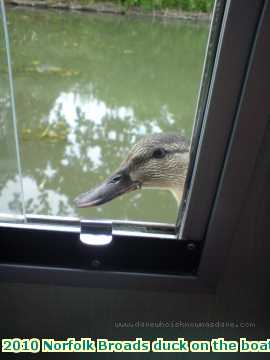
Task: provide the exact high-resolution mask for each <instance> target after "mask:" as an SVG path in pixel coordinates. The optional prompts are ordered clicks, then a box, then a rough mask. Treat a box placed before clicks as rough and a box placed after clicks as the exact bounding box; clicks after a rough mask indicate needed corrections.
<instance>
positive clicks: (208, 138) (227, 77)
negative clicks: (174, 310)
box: [0, 0, 270, 292]
mask: <svg viewBox="0 0 270 360" xmlns="http://www.w3.org/2000/svg"><path fill="white" fill-rule="evenodd" d="M217 5H218V6H220V8H219V10H220V11H219V12H218V13H216V14H217V16H218V17H214V18H213V24H220V25H219V26H221V30H220V32H219V34H218V37H217V38H216V40H215V41H216V42H217V51H216V53H215V59H214V62H213V63H212V64H211V63H210V62H209V59H208V60H206V62H205V71H206V70H209V71H211V67H212V68H213V71H212V72H211V76H210V77H209V82H208V85H209V86H208V85H207V83H205V81H206V80H205V79H204V82H202V85H201V92H200V100H199V103H198V108H197V121H196V123H195V127H194V131H193V134H194V136H193V143H192V147H191V165H190V167H189V172H188V177H187V181H186V189H185V194H186V195H185V196H186V197H185V198H184V201H183V203H182V206H181V209H180V216H179V221H178V223H177V226H176V227H174V226H170V225H164V224H151V223H134V222H126V223H124V222H114V221H109V222H106V223H105V222H102V221H97V222H95V221H88V222H87V221H79V220H78V219H71V218H68V219H67V218H55V217H42V216H36V217H34V216H27V217H26V218H27V222H26V223H20V222H19V221H17V222H16V221H15V222H14V223H10V222H1V223H0V239H1V240H0V280H1V281H23V282H28V281H30V282H33V281H34V282H46V283H47V282H49V283H56V284H65V285H75V286H76V285H78V286H92V287H114V288H119V287H121V288H122V287H125V288H136V289H138V288H140V289H150V290H157V289H162V290H182V291H206V292H213V291H215V288H216V286H217V284H218V280H219V278H220V276H221V274H222V270H223V267H224V263H225V261H226V254H227V252H228V249H229V246H230V241H231V239H232V238H233V232H234V228H235V224H236V222H237V218H238V215H239V212H240V210H241V206H242V204H243V202H244V199H245V196H246V194H247V193H248V183H249V181H250V179H251V176H252V173H253V171H254V167H255V163H256V158H257V156H258V154H259V151H260V144H261V142H262V141H263V135H264V130H265V127H266V125H267V123H268V113H269V112H270V109H269V103H270V102H269V101H268V99H267V89H268V84H267V76H266V71H268V74H270V71H269V70H267V69H265V67H264V66H263V64H265V63H267V61H268V63H270V51H269V48H268V49H267V48H266V49H265V46H264V44H265V39H267V36H268V39H269V37H270V26H269V25H268V24H270V5H269V1H268V0H257V1H253V0H248V1H246V0H239V1H237V2H236V1H232V0H228V1H225V0H224V1H223V0H222V1H218V2H217V4H216V6H217ZM243 8H244V9H245V17H244V18H243V16H242V13H243ZM223 9H224V14H223ZM239 19H241V22H239ZM209 39H210V40H209V44H211V41H213V42H215V41H214V40H213V38H212V40H211V35H210V38H209ZM231 49H233V56H232V54H231ZM255 79H256V81H254V80H255ZM258 83H259V84H260V92H258ZM261 90H262V91H261ZM225 100H226V101H225ZM202 104H205V106H202ZM258 104H260V106H259V107H258ZM255 105H256V106H255ZM254 107H255V108H256V111H257V114H256V116H257V115H258V116H259V119H260V121H259V122H258V124H256V125H257V127H255V128H254V122H253V121H252V115H253V116H254ZM216 119H219V121H216ZM196 134H198V136H197V135H196ZM195 135H196V136H195ZM213 149H215V151H213ZM208 164H211V167H207V171H205V169H206V166H208ZM198 204H200V206H198ZM82 233H84V234H86V235H87V234H88V235H89V245H86V244H83V243H82V242H81V241H80V235H81V234H82ZM100 235H105V236H106V237H107V238H108V242H109V244H107V245H103V248H102V246H97V245H93V243H94V240H95V239H96V237H97V236H100ZM40 236H43V243H41V242H39V239H38V237H40ZM170 240H171V242H170ZM169 243H170V244H171V245H170V246H168V244H169ZM55 244H56V245H55ZM119 244H122V252H120V253H117V256H119V258H113V257H112V256H111V255H110V256H111V263H110V264H111V265H113V264H114V266H109V267H107V268H106V266H105V267H104V266H103V259H104V255H100V254H101V253H102V251H105V252H106V251H107V252H110V250H108V249H110V247H111V249H113V248H117V246H118V245H119ZM139 244H140V245H139ZM105 247H107V250H106V248H105ZM125 247H126V249H129V251H130V252H129V256H130V257H129V258H125V255H126V254H127V253H124V251H123V250H124V249H125ZM75 248H76V251H77V252H76V251H75V252H74V249H75ZM118 249H119V247H118ZM19 250H20V251H19ZM52 250H55V251H52ZM139 250H140V251H141V252H139ZM23 251H25V252H26V254H27V253H28V254H32V255H33V257H32V258H30V260H29V261H26V262H25V261H24V260H27V256H26V255H24V253H23ZM61 253H64V254H63V256H62V255H61ZM72 254H73V255H74V254H75V255H76V256H78V261H79V259H81V260H82V266H79V265H80V264H79V263H78V262H77V263H76V262H74V261H72V257H71V256H72ZM119 254H120V255H119ZM49 256H51V257H52V258H51V259H50V258H49ZM121 256H122V258H121ZM123 257H124V260H123ZM57 259H58V260H57ZM107 259H108V258H107ZM50 260H53V261H50ZM117 260H119V263H117ZM120 260H121V261H120ZM172 260H173V262H172ZM57 261H58V263H57ZM68 261H70V262H68ZM129 261H130V262H129ZM163 261H164V262H163ZM138 262H140V263H138ZM131 264H134V266H133V268H132V267H131ZM69 265H70V266H69ZM141 265H143V266H144V267H143V268H141V270H140V266H141ZM151 269H152V271H151ZM153 269H154V270H155V271H153Z"/></svg>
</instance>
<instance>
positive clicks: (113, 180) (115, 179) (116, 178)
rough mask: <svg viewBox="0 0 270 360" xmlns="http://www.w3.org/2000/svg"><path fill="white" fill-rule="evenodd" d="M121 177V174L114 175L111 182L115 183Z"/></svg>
mask: <svg viewBox="0 0 270 360" xmlns="http://www.w3.org/2000/svg"><path fill="white" fill-rule="evenodd" d="M121 178H122V175H115V176H114V177H113V178H112V179H111V181H110V182H111V183H113V184H115V183H117V182H119V181H120V180H121Z"/></svg>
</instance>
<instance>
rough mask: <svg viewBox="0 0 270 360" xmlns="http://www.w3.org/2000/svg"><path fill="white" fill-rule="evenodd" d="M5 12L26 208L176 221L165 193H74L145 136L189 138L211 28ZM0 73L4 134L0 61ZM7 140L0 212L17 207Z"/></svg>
mask: <svg viewBox="0 0 270 360" xmlns="http://www.w3.org/2000/svg"><path fill="white" fill-rule="evenodd" d="M7 16H8V25H9V32H10V41H11V54H12V62H13V75H14V80H15V95H16V108H17V121H18V130H19V139H20V151H21V158H22V171H23V185H24V198H25V208H26V211H27V213H32V214H42V215H63V216H64V215H65V216H80V217H83V218H92V219H93V218H96V219H100V218H106V219H125V220H143V221H158V222H169V223H174V222H175V220H176V217H177V206H176V202H175V200H174V198H173V196H172V195H171V194H170V193H169V192H167V191H159V190H143V191H142V190H140V191H135V192H133V193H130V194H127V195H125V196H123V197H120V198H118V199H115V200H114V201H112V202H111V203H108V204H105V205H103V206H100V207H97V208H88V209H87V208H86V209H76V207H75V206H74V203H73V199H74V197H75V196H77V195H78V194H79V193H81V192H85V191H86V190H89V189H90V188H92V187H94V186H96V185H97V184H98V183H100V182H101V181H102V180H104V179H105V178H106V177H107V176H108V175H110V174H111V173H112V172H113V170H115V169H116V168H117V167H118V165H119V164H120V163H121V161H122V160H123V159H124V158H125V156H126V154H127V152H128V150H129V149H130V148H131V146H132V144H134V143H135V142H136V141H137V140H138V139H140V138H141V137H143V136H144V135H147V134H151V133H158V132H168V131H169V132H175V133H184V134H185V135H186V136H187V137H190V135H191V131H192V125H193V118H194V112H195V107H196V101H197V96H198V89H199V83H200V78H201V73H202V67H203V60H204V54H205V48H206V42H207V36H208V31H209V24H208V23H194V22H182V21H179V20H177V21H176V20H174V21H172V20H166V21H164V20H158V19H153V18H137V17H136V18H130V17H124V16H111V15H93V14H86V13H76V12H66V11H65V12H58V11H47V10H30V9H18V8H12V9H8V11H7ZM2 50H3V41H2V34H1V52H2ZM0 71H1V78H2V80H3V81H2V84H1V87H0V106H1V113H2V115H1V118H2V119H1V122H0V127H2V130H1V133H2V137H3V136H4V135H5V130H6V128H8V127H9V126H10V125H9V122H10V121H11V119H10V116H9V115H8V114H10V101H9V89H8V82H7V70H6V67H5V64H4V62H3V61H1V63H0ZM9 133H10V134H12V132H11V131H10V132H9ZM6 142H7V139H6ZM6 142H4V141H1V143H0V161H1V163H2V166H1V167H2V171H1V175H0V212H12V211H19V210H18V208H19V207H20V201H19V199H20V196H19V187H18V186H17V184H18V175H17V173H16V172H15V167H12V166H8V165H7V164H8V162H9V161H13V162H14V159H10V160H9V159H8V157H7V156H5V148H4V147H5V146H6V145H4V144H6ZM12 142H13V139H12V140H10V143H12ZM1 148H2V149H1Z"/></svg>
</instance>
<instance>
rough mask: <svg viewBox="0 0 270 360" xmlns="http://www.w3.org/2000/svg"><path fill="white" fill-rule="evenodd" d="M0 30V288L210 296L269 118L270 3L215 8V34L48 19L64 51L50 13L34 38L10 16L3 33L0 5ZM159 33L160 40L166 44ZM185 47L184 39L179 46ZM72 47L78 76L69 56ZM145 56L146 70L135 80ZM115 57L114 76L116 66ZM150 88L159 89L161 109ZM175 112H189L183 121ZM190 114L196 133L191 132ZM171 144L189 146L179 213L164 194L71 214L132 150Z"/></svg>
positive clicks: (204, 29)
mask: <svg viewBox="0 0 270 360" xmlns="http://www.w3.org/2000/svg"><path fill="white" fill-rule="evenodd" d="M243 8H244V9H245V18H243V16H242V11H243ZM1 16H2V17H1V21H2V24H1V25H2V28H1V47H2V49H3V51H2V52H1V54H2V55H1V59H0V61H1V73H2V78H3V79H4V82H3V84H5V85H4V87H2V89H1V94H0V95H1V98H0V101H1V107H2V108H3V111H1V113H2V116H1V123H0V126H1V135H0V136H1V144H0V146H1V148H2V150H1V175H0V181H1V182H0V186H1V188H0V209H1V214H0V217H1V224H0V239H1V240H0V263H1V265H0V270H1V272H0V276H1V278H2V279H6V280H8V279H10V280H12V279H13V280H23V281H27V280H34V281H48V280H49V281H57V282H61V283H66V284H89V285H91V286H131V287H144V288H146V287H147V288H170V289H179V288H186V289H195V288H197V289H198V288H200V289H202V288H204V289H208V290H212V289H214V287H215V285H216V283H217V280H218V276H219V274H220V272H221V270H222V264H223V262H224V259H225V255H226V249H227V247H228V241H226V239H227V238H228V234H229V233H230V231H231V230H232V228H233V225H234V222H235V219H236V217H237V213H238V212H239V209H240V208H241V204H242V201H243V199H244V196H245V191H247V186H248V179H249V176H250V174H251V172H252V170H253V167H254V163H255V159H256V156H257V153H258V151H259V146H260V142H261V139H262V136H263V129H264V126H265V124H266V122H267V116H265V112H263V110H265V106H266V105H265V103H266V102H267V101H265V98H264V97H263V96H261V95H260V96H259V95H258V93H257V92H256V91H255V90H254V81H252V80H253V78H254V76H255V75H254V73H255V74H256V79H257V81H258V82H260V84H261V85H260V86H261V89H260V92H262V91H263V86H265V87H266V86H267V84H266V81H265V74H263V73H262V71H261V72H260V61H261V57H262V54H263V52H264V50H263V44H264V42H265V37H266V34H267V30H268V29H267V26H268V23H270V21H269V17H270V14H269V6H268V1H256V2H254V1H251V0H250V1H242V0H241V1H238V2H235V1H225V0H218V1H216V3H215V6H214V10H213V14H212V20H211V26H210V31H209V30H208V25H207V24H206V23H205V24H202V25H198V24H194V23H192V24H191V25H189V24H188V25H186V24H184V25H183V24H180V25H179V24H178V23H174V24H172V25H170V24H163V23H160V22H149V21H148V23H147V25H146V24H145V23H144V22H143V21H140V20H138V19H132V20H131V22H128V23H126V22H125V20H123V19H121V18H120V19H117V20H115V19H114V20H112V19H111V18H110V17H108V18H106V19H105V20H104V19H100V18H99V17H98V16H97V17H93V19H92V22H91V23H90V24H89V21H88V22H87V24H86V23H84V19H82V17H81V15H74V17H71V18H70V20H69V21H70V23H69V22H67V23H65V24H63V23H62V22H61V21H62V19H61V18H60V19H59V16H60V17H61V15H59V14H57V15H55V18H53V19H52V18H51V14H50V21H52V23H53V27H55V29H57V28H58V25H59V23H61V24H62V32H61V31H60V32H59V34H60V35H59V34H58V36H59V37H60V40H59V39H58V41H60V42H61V43H62V51H59V49H58V48H56V47H55V45H54V42H55V39H54V38H51V37H50V34H49V33H48V32H46V31H45V32H41V31H40V29H39V27H41V26H42V28H43V26H48V27H52V23H49V20H48V18H47V19H46V13H45V12H44V13H38V15H37V16H38V17H42V22H36V24H35V26H36V27H35V28H33V29H31V28H29V27H27V25H26V24H25V23H27V16H28V15H27V14H24V13H23V12H20V11H16V10H12V11H10V12H9V13H8V18H9V27H8V26H7V21H6V16H5V11H4V4H3V1H2V0H1ZM78 17H79V18H78ZM33 18H34V17H33ZM15 19H16V22H17V20H18V22H19V23H20V22H21V26H22V28H25V32H24V34H25V36H24V37H22V36H21V33H23V32H21V31H18V32H17V33H16V27H15V26H14V27H12V24H14V23H15ZM240 19H241V21H240ZM46 21H47V22H46ZM78 22H80V23H81V27H80V28H79V27H78V26H77V25H76V24H78ZM104 23H105V24H104ZM40 24H43V25H40ZM44 24H45V25H44ZM70 26H73V27H75V28H77V30H78V32H79V35H78V34H77V35H78V36H79V37H78V38H80V40H81V43H79V42H78V40H77V39H78V38H77V37H76V33H75V34H73V35H72V36H71V34H69V33H68V31H69V27H70ZM89 26H90V27H91V26H92V28H91V29H90V30H91V31H90V32H89ZM104 26H105V27H104ZM189 26H190V27H191V28H192V31H191V30H190V29H189ZM159 27H161V30H160V29H159ZM105 28H106V32H105V33H104V29H105ZM108 28H109V29H110V31H108ZM53 29H54V28H53ZM96 29H98V33H95V31H97V30H96ZM179 29H180V30H179ZM148 30H149V31H148ZM159 31H163V32H164V34H165V35H164V41H163V42H162V41H160V38H159ZM208 32H209V35H208ZM55 33H56V32H55ZM90 33H91V36H93V38H92V39H91V38H90V39H89V37H88V35H89V34H90ZM117 33H120V34H121V36H120V38H119V37H117V36H116V35H115V34H117ZM10 34H11V43H12V42H16V47H21V53H20V56H18V55H16V54H14V51H10V46H9V37H10ZM146 34H147V35H146ZM177 34H178V35H179V34H180V35H181V36H182V37H183V38H182V39H181V36H180V38H179V39H178V38H177ZM194 34H196V36H197V37H198V38H197V40H198V39H199V40H198V41H196V43H198V44H199V45H198V47H197V48H196V49H193V48H192V44H193V40H192V36H194ZM98 35H99V36H101V35H103V36H104V38H103V39H102V40H100V39H99V38H98ZM51 36H52V37H53V34H52V35H51ZM61 36H62V38H61ZM73 36H74V38H73ZM157 37H158V39H159V41H158V46H156V47H154V48H153V49H152V53H151V51H150V50H149V47H150V45H151V43H152V41H153V40H154V39H155V38H157ZM207 37H208V43H207V47H206V42H207ZM171 38H174V39H175V41H174V42H171V40H170V39H171ZM30 39H31V40H32V41H34V42H37V43H38V44H39V46H40V43H42V51H44V53H43V56H44V58H45V55H46V57H52V56H55V57H56V58H55V65H54V66H51V65H50V66H49V65H48V64H45V63H44V61H43V59H44V58H43V59H41V58H40V57H38V56H37V55H39V56H41V55H42V54H41V53H42V51H41V53H40V54H37V53H36V52H35V50H33V49H31V48H29V49H28V48H27V46H29V43H30V44H31V41H30ZM65 39H67V43H66V44H65ZM142 39H143V40H142ZM139 40H140V42H139ZM177 40H179V44H178V42H177ZM106 41H107V42H106ZM86 44H92V46H93V51H94V52H95V56H97V57H98V58H99V61H98V62H97V61H96V62H94V61H93V54H92V53H91V52H89V51H88V52H87V56H85V57H81V56H78V54H80V53H81V54H83V51H84V50H85V47H84V46H86ZM127 44H129V47H127ZM180 44H182V45H180ZM71 46H72V47H73V48H74V50H72V54H73V56H74V59H73V61H74V69H73V68H71V67H70V64H69V63H68V62H67V60H66V56H65V51H68V50H70V47H71ZM87 46H89V45H87ZM136 47H137V48H136ZM144 47H145V48H144ZM11 48H12V46H11ZM205 49H206V57H205V61H204V65H203V57H202V56H203V53H204V51H205ZM31 51H32V53H31ZM139 51H141V52H142V53H143V58H144V59H145V64H144V65H145V66H142V67H141V68H138V69H137V70H136V69H134V64H136V63H138V64H140V59H139V55H138V52H139ZM10 53H12V59H13V62H12V61H11V55H10ZM181 53H183V54H186V55H182V56H180V55H179V54H181ZM191 53H192V54H191ZM22 55H23V56H22ZM146 55H148V56H146ZM16 56H17V58H16ZM264 56H269V54H264ZM117 57H118V59H119V58H120V59H121V61H120V63H119V61H118V63H117V62H111V61H110V58H117ZM130 57H132V58H133V59H135V60H134V61H135V62H134V61H130ZM166 57H169V58H170V64H171V66H170V67H169V68H167V69H166V68H165V70H164V65H163V67H161V68H159V67H160V66H162V61H165V62H166V61H168V59H167V58H166ZM164 58H165V60H164ZM30 59H31V60H30ZM181 59H182V61H183V62H186V64H185V65H186V66H188V69H189V72H190V74H191V75H189V76H190V77H186V71H187V70H186V69H187V68H186V69H185V68H184V67H181ZM57 62H58V63H57ZM119 64H120V65H119ZM153 64H154V65H153ZM182 65H183V64H182ZM106 68H107V71H106ZM151 69H152V71H150V70H151ZM202 69H203V75H202V79H201V82H200V86H199V79H200V73H201V71H202ZM29 77H30V78H31V79H32V85H31V87H30V88H29V82H28V81H29ZM56 77H57V79H58V80H59V81H58V82H57V83H56V81H55V78H56ZM14 78H15V85H16V86H15V88H16V90H14V86H13V79H14ZM90 78H91V79H92V80H91V81H90V80H89V79H90ZM78 84H79V85H78ZM130 88H131V89H132V91H127V90H128V89H130ZM156 88H160V98H158V97H156V92H155V89H156ZM266 88H267V87H266ZM68 89H69V90H68ZM142 89H143V90H142ZM172 89H173V90H174V93H173V92H172ZM101 90H102V91H104V93H103V95H102V97H100V91H101ZM29 92H30V94H29ZM144 92H145V94H144ZM196 93H199V96H198V101H197V108H196V112H195V111H194V110H195V103H196ZM15 94H17V96H15ZM41 94H42V96H41ZM132 94H133V95H132ZM134 94H136V96H134ZM146 94H147V106H146V105H145V103H144V101H145V99H144V97H145V96H146ZM129 96H130V98H129ZM164 97H167V98H166V99H165V100H164ZM15 98H16V101H15ZM18 98H19V99H18ZM40 99H41V102H40V101H38V100H40ZM105 99H107V100H106V101H105ZM119 99H123V104H125V106H121V105H120V103H119ZM256 101H257V102H258V103H259V104H260V108H261V111H262V113H261V118H260V119H259V121H260V124H261V125H260V127H258V128H256V134H253V135H254V136H250V134H252V131H253V127H252V119H251V118H250V117H251V114H252V111H253V109H254V103H256ZM140 102H141V103H140ZM37 103H40V105H39V106H40V109H39V110H38V109H36V107H35V105H36V104H37ZM162 103H164V104H165V105H164V106H161V104H162ZM46 104H47V105H46ZM48 104H50V107H49V108H50V111H49V112H48ZM128 104H132V106H131V105H128ZM167 104H170V106H167ZM179 106H180V107H182V112H181V114H178V115H177V116H176V113H177V110H178V107H179ZM44 109H45V110H44ZM171 109H173V111H172V110H171ZM42 111H43V113H42ZM192 111H194V112H195V120H194V125H193V122H192V123H191V122H188V119H189V118H190V114H191V112H192ZM253 112H254V111H253ZM16 113H17V117H18V123H19V124H20V125H19V126H18V123H17V119H16ZM41 113H42V114H43V116H41ZM37 117H39V118H41V121H39V122H37V121H36V119H37ZM116 118H117V121H115V119H116ZM146 119H147V121H146ZM179 119H180V120H179ZM185 122H186V124H185ZM37 124H38V125H37ZM18 128H19V130H18ZM243 129H244V130H243ZM166 131H173V132H180V133H182V135H183V136H185V137H187V138H190V143H191V145H190V153H189V166H188V171H187V176H186V181H185V186H184V192H183V197H182V201H181V203H180V206H179V208H176V205H175V204H174V200H173V199H170V195H169V194H166V193H165V192H158V191H152V192H147V191H144V192H143V194H142V193H134V194H135V195H132V194H130V195H129V196H128V197H123V198H120V199H119V200H117V201H116V202H112V203H111V205H109V206H108V207H104V208H103V207H99V208H97V209H91V210H89V211H88V210H87V211H86V210H80V211H78V210H76V209H75V208H74V205H73V203H72V202H71V199H72V198H73V197H75V195H77V194H78V193H79V192H82V191H83V190H87V189H88V188H89V187H91V184H89V181H91V182H93V184H94V183H98V182H99V181H100V180H101V178H104V177H107V176H108V175H109V174H110V173H111V172H112V171H113V170H114V169H115V168H116V167H117V166H118V165H119V163H120V161H121V160H123V158H124V157H125V155H126V153H127V150H128V149H130V144H132V143H134V142H136V141H137V140H138V138H140V137H141V136H142V135H145V134H147V133H151V132H166ZM247 139H248V143H247ZM22 144H23V145H22ZM251 145H252V151H251V148H250V147H251ZM22 146H23V148H22ZM243 149H244V150H243ZM243 151H244V152H245V154H248V158H245V157H244V156H243ZM101 169H102V171H103V173H101ZM89 173H91V174H94V175H91V176H89ZM244 176H245V179H246V180H245V181H243V180H244V179H243V177H244ZM67 187H68V188H67ZM234 189H235V190H234ZM239 189H240V190H239ZM143 211H144V212H145V213H144V212H143ZM145 220H147V221H145ZM220 231H221V233H220ZM225 232H226V237H225V236H224V233H225Z"/></svg>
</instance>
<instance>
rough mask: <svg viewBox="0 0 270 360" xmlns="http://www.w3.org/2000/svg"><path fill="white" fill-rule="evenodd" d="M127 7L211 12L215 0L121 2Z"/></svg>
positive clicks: (134, 0) (139, 0)
mask: <svg viewBox="0 0 270 360" xmlns="http://www.w3.org/2000/svg"><path fill="white" fill-rule="evenodd" d="M120 2H121V3H122V4H123V5H125V6H141V7H143V8H144V9H147V10H156V9H158V10H160V9H167V8H169V9H181V10H183V11H196V12H197V11H202V12H209V11H211V9H212V7H213V3H214V0H121V1H120Z"/></svg>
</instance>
